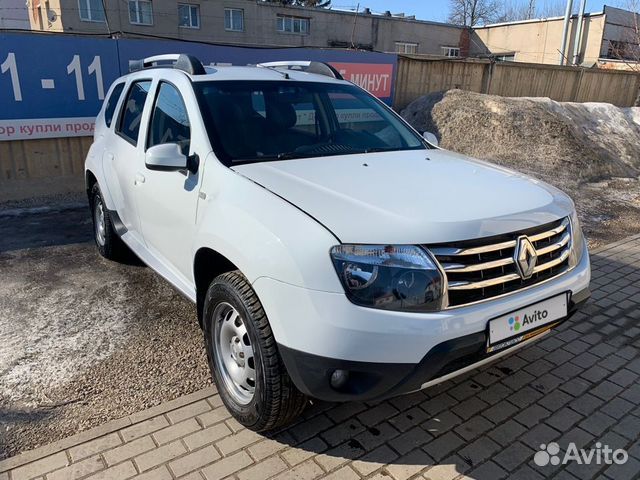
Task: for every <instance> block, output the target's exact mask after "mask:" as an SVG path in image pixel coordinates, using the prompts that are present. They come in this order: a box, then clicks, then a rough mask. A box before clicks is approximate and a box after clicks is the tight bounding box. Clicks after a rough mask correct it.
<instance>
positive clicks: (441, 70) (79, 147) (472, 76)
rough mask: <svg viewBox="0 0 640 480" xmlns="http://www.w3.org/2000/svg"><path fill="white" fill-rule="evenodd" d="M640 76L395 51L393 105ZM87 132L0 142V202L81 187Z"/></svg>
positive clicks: (558, 95) (606, 85) (573, 95)
mask: <svg viewBox="0 0 640 480" xmlns="http://www.w3.org/2000/svg"><path fill="white" fill-rule="evenodd" d="M639 87H640V76H639V75H637V74H633V73H630V72H621V71H611V70H597V69H586V68H575V67H559V66H554V65H538V64H529V63H508V62H504V63H494V64H492V63H491V62H489V61H488V60H478V59H465V60H426V59H419V58H411V57H407V56H402V57H399V59H398V72H397V76H396V83H395V99H394V108H396V109H397V110H400V109H402V108H404V107H406V106H407V105H408V104H409V103H410V102H412V101H413V100H415V99H416V98H418V97H420V96H421V95H425V94H427V93H430V92H439V91H443V90H448V89H451V88H461V89H463V90H471V91H474V92H480V93H490V94H495V95H504V96H510V97H520V96H526V97H549V98H552V99H554V100H559V101H574V102H608V103H612V104H614V105H618V106H624V107H626V106H630V105H632V104H633V102H634V100H635V98H636V96H637V94H638V88H639ZM91 141H92V138H91V137H79V138H59V139H44V140H15V141H9V142H0V202H2V201H6V200H14V199H22V198H29V197H34V196H40V195H47V194H56V193H65V192H69V191H78V192H79V191H81V190H82V188H83V183H84V181H83V175H82V173H83V162H84V158H85V156H86V154H87V150H88V148H89V146H90V145H91Z"/></svg>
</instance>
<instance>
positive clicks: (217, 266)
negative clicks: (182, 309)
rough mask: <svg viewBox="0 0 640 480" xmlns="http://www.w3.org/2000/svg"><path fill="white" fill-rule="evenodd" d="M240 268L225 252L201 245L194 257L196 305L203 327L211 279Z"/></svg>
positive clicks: (199, 321)
mask: <svg viewBox="0 0 640 480" xmlns="http://www.w3.org/2000/svg"><path fill="white" fill-rule="evenodd" d="M233 270H239V269H238V267H237V266H236V265H235V264H234V263H233V262H232V261H231V260H229V259H228V258H227V257H225V256H224V255H223V254H221V253H219V252H217V251H216V250H214V249H212V248H209V247H201V248H200V249H198V251H197V252H196V254H195V256H194V259H193V279H194V282H195V287H196V307H197V311H198V323H199V324H200V327H202V311H203V306H204V299H205V296H206V295H207V289H208V288H209V285H210V284H211V281H212V280H213V279H214V278H216V277H217V276H218V275H221V274H223V273H227V272H231V271H233Z"/></svg>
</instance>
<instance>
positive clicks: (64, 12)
mask: <svg viewBox="0 0 640 480" xmlns="http://www.w3.org/2000/svg"><path fill="white" fill-rule="evenodd" d="M177 3H178V2H176V1H175V0H154V1H153V17H154V18H153V25H150V26H145V25H132V24H131V23H130V22H129V12H128V9H127V1H126V0H105V5H106V14H107V17H108V20H109V28H110V30H111V31H112V32H118V31H123V32H128V33H130V34H133V35H136V34H139V35H158V36H164V37H171V38H177V39H185V40H197V41H206V42H216V43H228V44H240V45H254V46H293V47H297V46H307V47H309V46H313V47H330V46H340V47H349V46H351V44H352V40H353V43H354V44H356V45H358V46H359V47H361V48H369V49H373V50H378V51H385V52H393V51H395V49H396V45H395V43H396V42H410V43H417V44H418V51H417V53H420V54H430V55H441V54H442V47H445V46H458V44H459V42H460V34H461V32H462V29H461V28H460V27H458V26H455V25H448V24H443V23H437V22H427V21H419V20H412V19H408V18H400V17H387V16H383V15H371V14H364V13H362V12H360V14H359V15H357V16H356V15H355V13H351V12H342V11H337V10H327V9H310V8H300V7H283V6H279V5H276V4H270V3H264V2H259V1H256V0H200V1H198V0H184V3H190V4H194V5H198V6H199V8H200V24H201V25H200V28H197V29H194V28H184V27H179V26H178V7H177ZM181 3H182V1H181ZM49 7H50V9H51V10H52V11H54V12H57V13H59V15H58V19H57V20H56V21H55V22H52V23H51V24H50V25H45V28H44V30H48V31H56V32H61V31H64V32H76V33H105V34H106V33H108V32H107V25H106V23H93V22H85V21H82V20H80V15H79V12H78V0H49ZM225 8H239V9H242V10H243V11H244V31H243V32H232V31H226V30H225V28H224V9H225ZM278 14H282V15H292V16H298V17H304V18H309V19H310V31H309V34H292V33H281V32H278V31H277V30H276V16H277V15H278ZM32 24H33V27H34V28H36V29H37V28H38V26H37V25H36V22H33V23H32ZM354 25H355V28H354Z"/></svg>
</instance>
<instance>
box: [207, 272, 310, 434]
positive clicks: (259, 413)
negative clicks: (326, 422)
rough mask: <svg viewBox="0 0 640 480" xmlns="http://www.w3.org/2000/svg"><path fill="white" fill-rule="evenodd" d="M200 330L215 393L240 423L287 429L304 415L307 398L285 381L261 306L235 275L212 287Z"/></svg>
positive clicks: (261, 428) (257, 427)
mask: <svg viewBox="0 0 640 480" xmlns="http://www.w3.org/2000/svg"><path fill="white" fill-rule="evenodd" d="M203 330H204V340H205V345H206V350H207V358H208V361H209V368H210V369H211V374H212V376H213V379H214V381H215V384H216V386H217V387H218V393H219V394H220V397H221V398H222V401H223V403H224V404H225V406H226V407H227V409H228V410H229V412H230V413H231V414H232V415H233V417H234V418H235V419H236V420H237V421H238V422H240V423H241V424H242V425H244V426H245V427H247V428H248V429H250V430H253V431H256V432H264V431H268V430H273V429H275V428H278V427H282V426H285V425H287V424H289V423H291V421H292V420H294V419H295V418H296V417H297V416H299V415H300V414H301V413H302V411H303V410H304V408H305V406H306V404H307V398H306V397H305V395H303V394H302V393H301V392H300V391H299V390H298V389H297V388H296V387H295V385H294V384H293V381H292V380H291V378H290V377H289V374H288V373H287V371H286V368H285V366H284V364H283V362H282V358H281V357H280V354H279V353H278V348H277V345H276V341H275V339H274V338H273V333H272V331H271V327H270V325H269V321H268V319H267V316H266V314H265V312H264V310H263V308H262V305H261V304H260V300H258V297H257V296H256V294H255V292H254V291H253V289H252V288H251V285H250V284H249V282H248V281H247V279H246V278H245V277H244V276H243V275H242V274H241V273H240V272H239V271H237V270H236V271H233V272H228V273H224V274H222V275H220V276H218V277H216V278H215V279H214V280H213V282H211V285H210V286H209V289H208V291H207V295H206V298H205V301H204V312H203ZM245 333H246V335H245ZM238 340H239V341H238ZM247 342H248V344H247ZM250 355H253V357H250ZM250 358H253V361H251V360H250ZM252 367H253V368H252ZM252 370H253V372H251V371H252ZM252 376H253V377H252ZM251 380H253V382H251ZM252 383H253V385H252ZM251 387H253V391H251V390H252V388H251Z"/></svg>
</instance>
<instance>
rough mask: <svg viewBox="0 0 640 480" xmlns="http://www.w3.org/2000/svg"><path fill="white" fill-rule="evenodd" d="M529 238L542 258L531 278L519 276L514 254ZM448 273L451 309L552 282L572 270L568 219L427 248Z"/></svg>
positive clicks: (538, 261) (539, 259)
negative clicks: (525, 238) (570, 267)
mask: <svg viewBox="0 0 640 480" xmlns="http://www.w3.org/2000/svg"><path fill="white" fill-rule="evenodd" d="M523 235H526V236H527V237H528V238H529V240H530V241H531V243H532V244H533V247H534V248H535V250H536V253H537V255H538V259H537V263H536V267H535V270H534V273H533V275H532V276H531V277H529V278H527V279H523V278H522V277H521V276H520V274H519V273H518V269H517V266H516V263H515V261H514V253H515V250H516V245H517V241H518V238H519V237H521V236H523ZM426 247H427V248H428V249H429V251H431V253H433V255H434V256H435V257H436V259H437V260H438V262H439V263H440V265H441V267H442V269H443V270H444V271H445V273H446V276H447V282H448V291H449V307H458V306H462V305H467V304H469V303H474V302H478V301H481V300H486V299H489V298H493V297H497V296H499V295H504V294H507V293H511V292H515V291H517V290H520V289H522V288H526V287H529V286H531V285H535V284H537V283H540V282H543V281H545V280H548V279H550V278H552V277H555V276H556V275H559V274H560V273H562V272H565V271H566V270H567V269H568V268H569V254H570V252H571V225H570V222H569V219H568V218H564V219H561V220H558V221H555V222H553V223H549V224H546V225H543V226H540V227H535V228H531V229H528V230H523V231H519V232H513V233H509V234H505V235H499V236H494V237H488V238H481V239H477V240H468V241H462V242H454V243H447V244H438V245H428V246H426Z"/></svg>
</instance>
